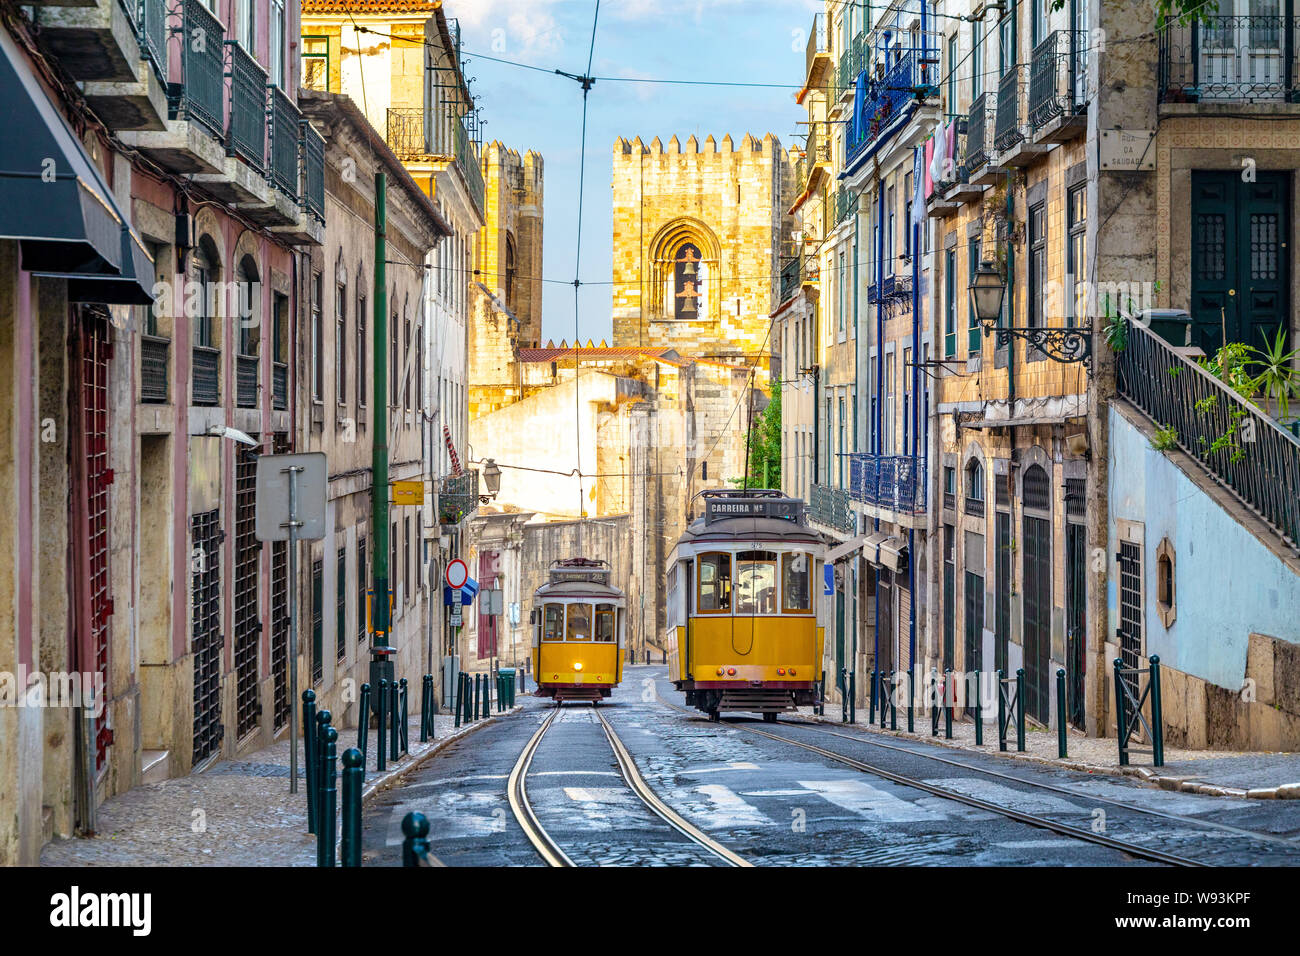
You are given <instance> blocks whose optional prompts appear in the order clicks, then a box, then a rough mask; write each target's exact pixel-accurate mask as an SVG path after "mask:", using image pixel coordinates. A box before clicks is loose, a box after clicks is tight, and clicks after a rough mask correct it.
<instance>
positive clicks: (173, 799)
mask: <svg viewBox="0 0 1300 956" xmlns="http://www.w3.org/2000/svg"><path fill="white" fill-rule="evenodd" d="M514 709H515V710H518V709H519V708H518V706H516V707H515V708H514ZM510 712H511V713H512V712H513V711H510ZM497 716H501V715H497ZM434 719H435V721H436V726H435V730H436V737H435V739H434V740H432V741H429V742H427V743H424V744H421V743H420V720H419V717H418V716H417V717H415V718H413V719H412V720H411V722H410V727H409V730H408V735H409V736H408V740H409V742H410V747H411V753H410V755H409V756H403V757H402V758H401V759H400V760H398V761H396V762H394V761H391V760H390V761H389V762H388V764H387V767H386V768H385V771H384V773H383V774H380V773H379V772H378V771H377V770H376V769H375V762H376V760H377V757H378V753H377V747H376V744H375V730H374V728H373V727H372V728H371V730H370V737H369V743H368V746H367V748H366V749H367V751H368V752H367V754H366V759H367V767H366V786H365V797H366V798H367V799H368V798H369V797H370V796H371V795H372V794H373V793H375V792H376V791H377V790H378V789H380V788H382V787H384V786H387V785H389V784H391V783H392V782H393V781H395V780H396V778H397V777H399V776H401V775H402V774H404V773H407V772H408V771H410V770H412V769H414V767H415V766H416V765H418V764H419V763H420V762H421V761H422V760H423V759H424V758H425V757H428V756H429V755H431V754H432V753H433V752H434V751H435V750H436V749H439V748H441V747H442V746H444V745H445V744H446V743H447V742H448V741H449V740H453V739H455V738H457V737H461V736H463V735H464V734H466V733H468V732H470V731H473V730H475V729H477V728H479V727H482V726H485V725H486V724H488V723H489V722H490V720H480V721H478V722H477V723H472V724H468V725H462V726H461V727H460V728H456V727H455V718H454V717H452V716H447V715H438V716H436V717H435V718H434ZM491 719H496V717H493V718H491ZM355 745H356V730H355V729H352V730H343V731H340V732H339V742H338V753H339V754H340V756H341V755H342V753H343V751H344V750H346V749H348V748H349V747H353V746H355ZM298 747H299V760H298V777H299V780H300V783H299V787H298V792H297V793H296V794H291V793H289V739H288V736H287V735H286V736H285V737H284V739H282V740H279V741H277V742H276V743H274V744H272V745H270V746H269V747H265V748H263V749H262V750H258V751H255V752H253V753H250V754H245V755H243V756H241V757H240V758H239V759H237V760H223V761H220V762H218V763H214V764H212V765H211V766H209V767H208V768H207V769H205V770H204V771H202V772H201V773H196V774H190V775H189V776H187V777H177V778H175V779H172V780H167V781H164V782H162V783H157V784H146V785H144V786H140V787H136V788H135V789H134V790H130V791H128V792H126V793H123V794H120V795H118V796H116V797H113V798H112V799H110V800H108V801H106V802H105V803H104V804H102V805H101V806H100V807H99V810H98V815H97V824H98V828H99V832H98V835H97V836H95V837H93V838H89V839H76V838H74V839H69V840H54V841H53V842H51V843H49V844H48V845H47V846H46V847H45V849H44V850H43V851H42V852H41V865H42V866H315V865H316V838H315V837H314V836H312V835H311V834H309V833H308V832H307V796H306V793H305V789H304V788H305V777H304V770H303V766H302V741H301V740H299V742H298ZM340 769H341V765H340Z"/></svg>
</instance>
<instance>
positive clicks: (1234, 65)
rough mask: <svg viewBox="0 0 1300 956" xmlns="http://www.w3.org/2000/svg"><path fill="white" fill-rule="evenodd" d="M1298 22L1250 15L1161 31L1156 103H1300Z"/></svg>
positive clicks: (1280, 16) (1168, 26) (1170, 25)
mask: <svg viewBox="0 0 1300 956" xmlns="http://www.w3.org/2000/svg"><path fill="white" fill-rule="evenodd" d="M1274 9H1277V5H1276V4H1275V5H1274ZM1297 22H1298V21H1297V18H1296V17H1295V16H1294V15H1292V16H1286V15H1285V14H1258V15H1254V14H1252V15H1246V16H1211V17H1209V18H1208V19H1206V20H1204V21H1201V20H1198V21H1196V22H1193V23H1191V24H1188V25H1186V26H1183V25H1180V24H1178V23H1176V22H1170V23H1168V24H1166V25H1165V26H1163V27H1161V29H1160V31H1159V52H1158V69H1159V75H1158V80H1157V89H1158V96H1159V101H1160V102H1162V103H1216V102H1217V103H1264V102H1283V103H1287V102H1290V103H1294V102H1300V69H1298V67H1300V63H1297V58H1296V56H1297V46H1300V43H1298V42H1297V41H1298V39H1300V37H1298V36H1297Z"/></svg>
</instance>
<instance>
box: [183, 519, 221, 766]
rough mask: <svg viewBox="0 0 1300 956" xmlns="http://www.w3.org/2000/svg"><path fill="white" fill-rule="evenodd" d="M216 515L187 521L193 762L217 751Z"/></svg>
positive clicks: (218, 597) (218, 623) (218, 570)
mask: <svg viewBox="0 0 1300 956" xmlns="http://www.w3.org/2000/svg"><path fill="white" fill-rule="evenodd" d="M221 537H222V535H221V511H220V510H219V509H216V508H214V509H213V510H211V511H205V512H202V513H201V514H196V515H194V516H192V517H191V518H190V539H191V543H192V547H193V551H192V552H191V554H192V555H193V558H192V564H191V567H190V618H191V621H192V626H191V649H192V651H193V654H194V763H195V764H196V765H197V764H199V763H200V762H202V761H203V760H206V759H207V758H208V757H210V756H212V755H213V754H214V753H216V752H217V751H218V750H219V749H220V747H221V738H222V736H223V735H224V733H225V729H224V728H223V727H222V726H221V648H222V647H223V646H224V644H225V641H224V640H223V639H222V636H221V550H220V549H221Z"/></svg>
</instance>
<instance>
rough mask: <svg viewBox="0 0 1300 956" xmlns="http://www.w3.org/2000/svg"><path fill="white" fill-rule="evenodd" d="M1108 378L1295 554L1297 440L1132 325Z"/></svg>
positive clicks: (1299, 522)
mask: <svg viewBox="0 0 1300 956" xmlns="http://www.w3.org/2000/svg"><path fill="white" fill-rule="evenodd" d="M1175 370H1178V372H1179V374H1177V375H1175V374H1171V373H1172V372H1174V371H1175ZM1115 373H1116V387H1117V389H1118V391H1119V394H1120V395H1122V396H1123V397H1124V398H1126V399H1128V400H1129V401H1130V402H1132V403H1133V404H1134V405H1136V406H1137V407H1138V408H1139V409H1141V411H1142V412H1143V413H1144V414H1145V415H1146V416H1147V417H1148V418H1149V419H1150V420H1151V421H1152V422H1153V423H1155V425H1156V427H1157V428H1162V429H1172V436H1173V439H1174V441H1176V442H1177V444H1178V446H1179V447H1180V448H1181V449H1182V450H1183V451H1185V452H1186V453H1187V454H1188V455H1190V456H1191V457H1193V458H1195V459H1196V460H1197V461H1199V462H1200V463H1201V465H1202V466H1204V468H1205V470H1206V471H1207V472H1209V474H1210V475H1211V477H1213V478H1214V479H1215V480H1216V481H1217V482H1218V483H1219V484H1221V485H1223V486H1224V487H1225V488H1227V489H1228V490H1229V491H1231V492H1232V493H1233V494H1234V495H1235V496H1236V497H1237V498H1238V499H1240V500H1241V502H1242V503H1243V504H1245V505H1246V506H1247V507H1248V508H1250V509H1251V510H1252V511H1254V512H1255V513H1256V514H1258V515H1259V516H1260V517H1261V518H1263V519H1264V521H1266V522H1267V523H1268V524H1269V525H1270V526H1271V527H1272V528H1273V529H1274V530H1275V531H1277V532H1278V533H1279V534H1280V535H1281V536H1282V537H1283V538H1284V539H1285V540H1286V542H1287V544H1288V545H1289V546H1290V547H1291V548H1292V549H1293V550H1295V551H1296V552H1297V553H1300V439H1297V438H1296V437H1295V436H1294V435H1291V434H1290V433H1289V432H1287V431H1285V430H1284V429H1282V428H1281V427H1280V426H1279V425H1278V423H1277V422H1276V421H1274V420H1273V419H1272V418H1271V417H1269V416H1268V415H1266V414H1264V413H1263V412H1262V411H1261V410H1260V409H1259V408H1258V407H1256V406H1255V405H1253V404H1251V403H1250V402H1248V401H1246V400H1245V399H1243V398H1242V397H1241V396H1240V395H1239V394H1237V392H1236V391H1235V390H1233V389H1231V388H1229V387H1228V386H1226V385H1225V384H1224V383H1223V382H1222V381H1221V380H1220V379H1218V378H1216V377H1215V376H1213V375H1211V374H1210V373H1209V372H1207V371H1206V370H1205V369H1203V368H1201V367H1200V366H1199V365H1197V364H1196V363H1195V362H1191V361H1189V360H1187V359H1186V358H1184V357H1183V356H1182V355H1179V354H1178V353H1177V352H1175V351H1174V350H1173V349H1172V348H1171V347H1170V346H1169V344H1168V343H1166V342H1165V341H1164V340H1163V339H1161V338H1160V337H1159V336H1158V335H1156V334H1155V333H1153V332H1152V331H1151V330H1149V329H1146V328H1143V327H1141V326H1139V325H1136V324H1134V323H1131V322H1130V323H1129V329H1128V344H1127V345H1126V346H1125V347H1124V349H1122V350H1121V351H1119V352H1117V353H1116V357H1115ZM1248 435H1249V436H1250V439H1253V440H1250V439H1248V438H1247V436H1248Z"/></svg>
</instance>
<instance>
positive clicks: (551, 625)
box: [542, 604, 564, 641]
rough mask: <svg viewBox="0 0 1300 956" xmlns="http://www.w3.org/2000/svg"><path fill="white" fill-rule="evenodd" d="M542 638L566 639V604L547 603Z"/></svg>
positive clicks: (548, 639)
mask: <svg viewBox="0 0 1300 956" xmlns="http://www.w3.org/2000/svg"><path fill="white" fill-rule="evenodd" d="M542 640H544V641H562V640H564V605H563V604H548V605H546V614H545V616H544V619H543V622H542Z"/></svg>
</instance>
